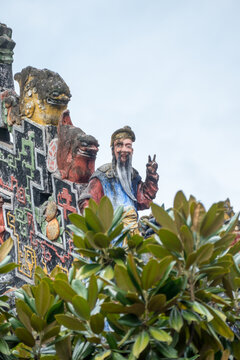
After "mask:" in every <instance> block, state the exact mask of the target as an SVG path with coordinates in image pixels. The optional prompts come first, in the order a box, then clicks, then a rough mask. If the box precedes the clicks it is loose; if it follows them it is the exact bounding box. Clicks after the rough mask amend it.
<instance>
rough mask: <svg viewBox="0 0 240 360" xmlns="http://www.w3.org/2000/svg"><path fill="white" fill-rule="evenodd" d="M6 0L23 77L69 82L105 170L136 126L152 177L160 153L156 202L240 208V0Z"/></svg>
mask: <svg viewBox="0 0 240 360" xmlns="http://www.w3.org/2000/svg"><path fill="white" fill-rule="evenodd" d="M0 1H1V6H0V8H1V14H0V22H2V23H5V24H7V25H8V26H9V27H11V28H12V30H13V39H14V41H15V42H16V47H15V49H14V63H13V72H14V73H16V72H18V71H21V70H22V69H23V68H24V67H26V66H29V65H31V66H33V67H36V68H39V69H43V68H47V69H50V70H53V71H56V72H58V73H59V74H60V75H61V76H62V78H63V79H64V80H65V81H66V83H67V84H68V86H69V87H70V90H71V94H72V99H71V101H70V103H69V106H68V107H69V110H70V114H71V118H72V121H73V123H74V125H75V126H78V127H80V128H81V129H82V130H84V131H85V132H86V133H88V134H91V135H93V136H95V137H96V138H97V139H98V141H99V143H100V149H99V152H98V156H97V160H96V167H98V166H100V165H102V164H104V163H106V162H110V161H111V150H110V137H111V134H112V133H113V131H115V130H116V129H118V128H121V127H122V126H125V125H129V126H131V128H132V129H133V130H134V132H135V134H136V142H135V143H134V155H133V156H134V157H133V166H134V167H135V168H136V169H137V170H138V171H139V173H140V175H141V176H142V178H143V180H144V179H145V173H146V163H147V159H148V155H151V156H153V154H156V156H157V162H158V172H159V176H160V178H159V191H158V194H157V197H156V199H155V202H156V203H158V204H160V205H161V204H162V203H164V204H165V206H166V208H168V207H170V206H172V204H173V199H174V196H175V194H176V192H177V191H178V190H183V192H184V193H185V195H186V196H187V197H189V196H190V194H192V195H194V196H195V197H196V198H197V199H198V200H200V201H202V202H203V204H204V205H205V206H206V207H207V208H208V207H209V206H210V205H211V204H212V203H214V202H217V201H220V200H225V199H226V198H227V197H229V198H230V201H231V203H232V205H233V206H234V210H235V212H237V211H239V210H240V196H239V194H240V191H239V187H240V171H239V169H238V164H239V137H240V122H239V115H240V101H239V94H240V47H239V35H240V22H239V12H240V2H239V1H238V0H198V1H197V0H144V1H143V0H87V1H86V0H69V1H65V0H64V1H63V0H41V1H39V0H8V1H5V0H0ZM16 90H17V92H18V87H17V84H16Z"/></svg>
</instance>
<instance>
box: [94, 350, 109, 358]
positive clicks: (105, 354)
mask: <svg viewBox="0 0 240 360" xmlns="http://www.w3.org/2000/svg"><path fill="white" fill-rule="evenodd" d="M110 355H111V350H107V351H103V352H102V353H101V354H99V355H96V356H95V358H94V360H104V359H106V358H107V357H109V356H110Z"/></svg>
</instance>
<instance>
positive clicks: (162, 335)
mask: <svg viewBox="0 0 240 360" xmlns="http://www.w3.org/2000/svg"><path fill="white" fill-rule="evenodd" d="M149 331H150V334H151V335H152V337H153V338H154V339H155V340H157V341H163V342H166V343H167V344H171V342H172V340H173V339H172V337H171V335H169V334H168V333H167V332H166V331H164V330H162V329H157V328H154V327H152V328H150V330H149Z"/></svg>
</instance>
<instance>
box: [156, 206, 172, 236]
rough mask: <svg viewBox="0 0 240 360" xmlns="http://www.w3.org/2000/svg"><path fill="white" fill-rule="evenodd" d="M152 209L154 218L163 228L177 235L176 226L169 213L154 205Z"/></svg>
mask: <svg viewBox="0 0 240 360" xmlns="http://www.w3.org/2000/svg"><path fill="white" fill-rule="evenodd" d="M151 209H152V213H153V216H154V217H155V219H156V220H157V222H158V223H159V224H160V225H161V226H162V227H164V228H165V229H167V230H169V231H171V232H173V233H175V234H177V227H176V224H175V223H174V221H173V219H172V218H171V216H169V215H168V213H167V211H165V210H164V209H163V208H162V207H160V206H158V205H156V204H153V203H152V204H151Z"/></svg>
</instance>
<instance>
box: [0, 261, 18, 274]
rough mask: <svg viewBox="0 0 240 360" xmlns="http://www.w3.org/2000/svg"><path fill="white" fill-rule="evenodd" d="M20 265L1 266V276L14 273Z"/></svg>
mask: <svg viewBox="0 0 240 360" xmlns="http://www.w3.org/2000/svg"><path fill="white" fill-rule="evenodd" d="M18 266H19V265H18V264H15V263H10V264H6V265H1V266H0V274H6V273H8V272H10V271H12V270H13V269H15V268H16V267H18Z"/></svg>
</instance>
